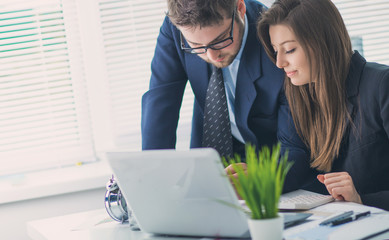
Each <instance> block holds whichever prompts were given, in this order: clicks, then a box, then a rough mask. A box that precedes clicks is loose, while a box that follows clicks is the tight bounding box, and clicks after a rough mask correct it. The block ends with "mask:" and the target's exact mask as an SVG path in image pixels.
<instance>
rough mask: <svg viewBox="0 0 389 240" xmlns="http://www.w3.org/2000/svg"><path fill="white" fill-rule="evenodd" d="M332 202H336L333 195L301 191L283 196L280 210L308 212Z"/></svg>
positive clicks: (279, 206) (279, 205)
mask: <svg viewBox="0 0 389 240" xmlns="http://www.w3.org/2000/svg"><path fill="white" fill-rule="evenodd" d="M332 201H334V199H333V198H332V196H331V195H323V194H319V193H315V192H310V191H306V190H302V189H299V190H297V191H293V192H289V193H285V194H282V196H281V198H280V202H279V204H278V208H279V209H288V210H297V209H299V210H308V209H311V208H314V207H317V206H320V205H323V204H326V203H328V202H332Z"/></svg>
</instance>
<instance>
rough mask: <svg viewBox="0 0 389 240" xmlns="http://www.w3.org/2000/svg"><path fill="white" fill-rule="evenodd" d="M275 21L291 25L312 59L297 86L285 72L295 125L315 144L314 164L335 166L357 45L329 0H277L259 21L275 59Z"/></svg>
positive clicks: (326, 168)
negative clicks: (307, 78)
mask: <svg viewBox="0 0 389 240" xmlns="http://www.w3.org/2000/svg"><path fill="white" fill-rule="evenodd" d="M276 24H284V25H286V26H288V27H290V29H291V30H292V31H293V32H294V34H295V36H296V40H297V41H298V42H299V43H300V45H301V46H302V48H303V49H304V52H305V54H306V56H307V58H308V62H309V63H310V69H311V82H310V83H309V84H307V85H303V86H295V85H293V84H292V83H291V81H290V79H289V78H288V77H285V94H286V97H287V99H288V101H289V105H290V109H291V114H292V117H293V121H294V123H295V126H296V130H297V132H298V134H299V136H300V137H301V138H302V140H303V141H304V143H305V144H306V145H307V146H308V147H309V149H310V152H311V167H315V168H317V169H318V170H322V171H330V170H331V166H332V162H333V160H334V158H336V157H337V156H338V155H339V149H340V146H341V142H342V138H343V135H344V133H345V131H346V126H347V121H349V120H350V121H351V117H350V114H349V113H348V111H347V107H346V97H347V96H346V91H345V89H346V78H347V74H348V70H349V64H350V59H351V56H352V54H353V51H352V46H351V40H350V37H349V35H348V32H347V29H346V26H345V24H344V22H343V19H342V17H341V15H340V13H339V11H338V9H337V8H336V7H335V5H334V4H333V3H332V2H331V1H330V0H278V1H275V2H274V3H273V5H272V7H271V8H270V9H269V10H268V11H267V12H265V13H264V14H263V15H262V18H261V19H260V21H259V23H258V35H259V38H260V40H261V42H262V44H263V46H264V48H265V50H266V52H267V54H268V55H269V57H270V58H271V59H272V60H273V61H274V62H276V59H275V56H274V50H273V47H272V45H271V42H270V36H269V26H271V25H276ZM312 69H315V72H313V71H312ZM313 79H314V80H315V81H312V80H313Z"/></svg>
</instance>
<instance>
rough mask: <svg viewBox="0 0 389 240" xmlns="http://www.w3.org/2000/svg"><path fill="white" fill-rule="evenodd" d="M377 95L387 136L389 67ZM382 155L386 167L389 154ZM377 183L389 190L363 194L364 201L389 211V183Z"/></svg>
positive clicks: (388, 129) (388, 131)
mask: <svg viewBox="0 0 389 240" xmlns="http://www.w3.org/2000/svg"><path fill="white" fill-rule="evenodd" d="M377 97H378V103H379V108H380V116H381V119H382V124H383V128H384V129H385V132H386V136H389V69H388V70H386V71H384V72H383V76H382V77H381V81H380V84H379V87H378V96H377ZM382 157H383V159H386V161H387V162H386V164H385V165H386V167H387V166H389V163H388V161H389V156H382ZM382 167H384V166H382ZM386 170H389V169H386ZM377 184H381V185H382V186H383V187H382V188H384V189H387V190H385V191H380V192H375V193H369V194H362V195H361V200H362V203H363V204H365V205H369V206H373V207H378V208H382V209H385V210H387V211H389V183H388V182H381V183H377Z"/></svg>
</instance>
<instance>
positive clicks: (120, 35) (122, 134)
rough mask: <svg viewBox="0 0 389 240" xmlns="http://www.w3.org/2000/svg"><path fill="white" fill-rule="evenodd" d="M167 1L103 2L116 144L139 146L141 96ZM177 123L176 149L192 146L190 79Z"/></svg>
mask: <svg viewBox="0 0 389 240" xmlns="http://www.w3.org/2000/svg"><path fill="white" fill-rule="evenodd" d="M166 11H167V7H166V0H143V1H134V0H122V1H117V0H116V1H115V0H104V1H100V2H99V15H100V24H101V29H102V31H101V33H102V39H103V45H104V59H105V62H106V64H105V65H106V68H107V69H106V72H107V76H106V77H107V81H108V83H109V84H108V85H109V100H110V102H111V106H112V108H111V112H110V117H111V121H112V123H113V129H112V132H113V134H114V138H113V139H114V141H115V145H116V146H117V147H127V148H134V149H141V132H140V127H141V120H140V119H141V97H142V95H143V94H144V93H145V92H146V91H147V89H148V86H149V80H150V76H151V71H150V64H151V60H152V57H153V55H154V49H155V44H156V39H157V37H158V33H159V29H160V26H161V24H162V22H163V19H164V17H165V12H166ZM182 106H183V107H182V108H181V113H180V121H179V126H178V142H177V148H181V147H182V148H184V147H189V138H190V136H189V135H190V128H191V117H192V109H193V94H192V92H191V89H190V86H189V84H188V86H187V89H186V92H185V94H184V101H183V105H182Z"/></svg>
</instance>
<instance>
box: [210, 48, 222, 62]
mask: <svg viewBox="0 0 389 240" xmlns="http://www.w3.org/2000/svg"><path fill="white" fill-rule="evenodd" d="M207 56H208V58H209V59H211V60H213V61H216V59H218V58H219V56H220V50H213V49H211V48H208V49H207Z"/></svg>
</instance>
